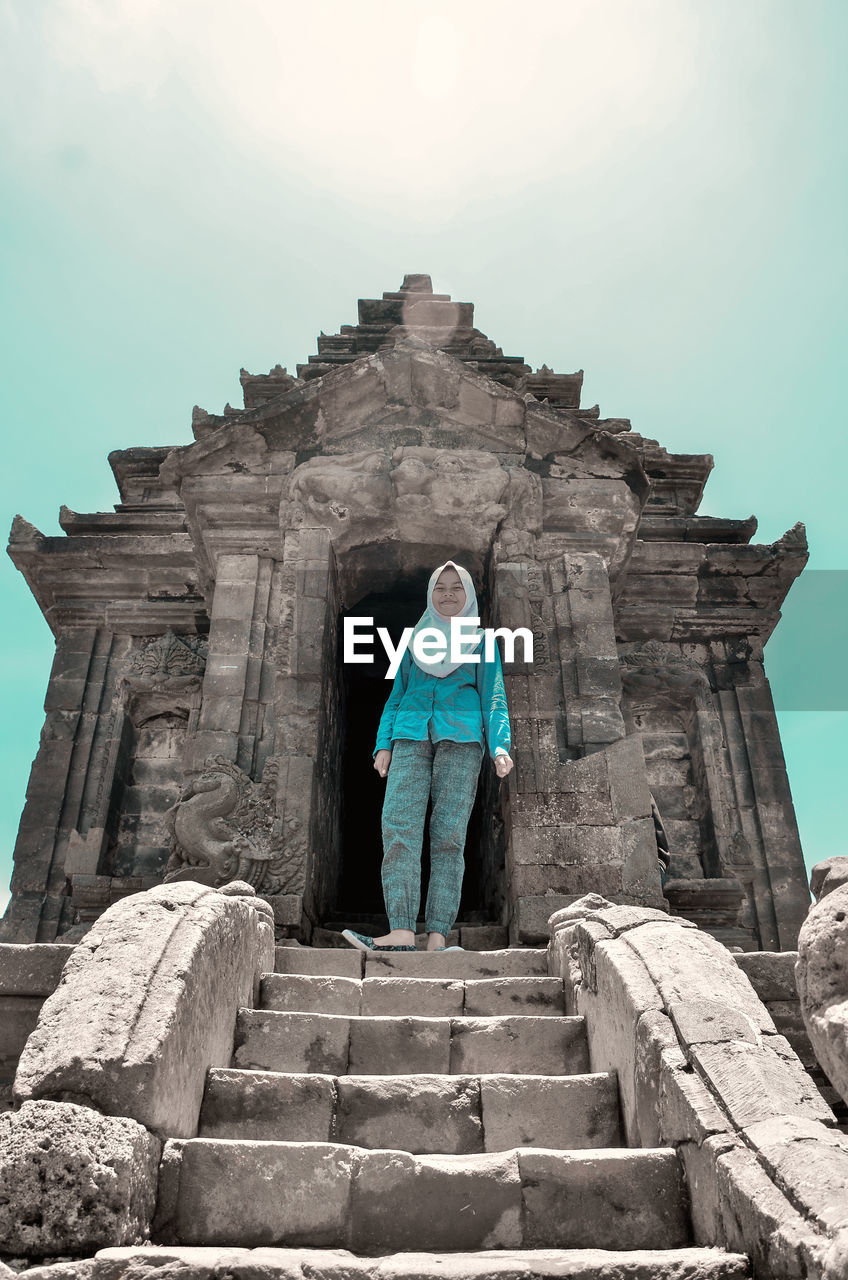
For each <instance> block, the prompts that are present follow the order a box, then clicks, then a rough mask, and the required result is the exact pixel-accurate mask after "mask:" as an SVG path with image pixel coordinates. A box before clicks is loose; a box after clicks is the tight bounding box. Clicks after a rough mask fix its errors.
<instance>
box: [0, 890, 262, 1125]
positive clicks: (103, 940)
mask: <svg viewBox="0 0 848 1280" xmlns="http://www.w3.org/2000/svg"><path fill="white" fill-rule="evenodd" d="M256 901H257V902H258V900H256ZM263 905H264V904H261V903H260V904H259V906H260V907H261V906H263ZM266 921H267V916H266V915H265V914H264V913H263V912H262V911H261V910H259V909H258V908H257V907H256V906H254V905H253V903H252V901H251V899H250V898H247V897H238V896H230V895H224V894H221V893H217V892H215V891H214V890H211V889H205V888H203V887H201V886H200V885H197V884H192V883H184V884H175V885H166V886H162V887H161V888H159V889H153V890H150V891H148V892H147V893H143V894H138V895H135V896H133V897H130V898H126V899H125V900H124V901H123V902H120V903H117V904H116V905H115V906H114V907H111V908H110V909H109V911H108V912H106V914H105V915H104V916H103V917H102V918H101V919H100V920H99V921H98V923H97V924H96V925H95V927H94V928H93V929H92V930H91V931H90V933H89V934H88V935H87V937H86V939H85V941H84V942H82V943H80V945H79V946H78V947H77V948H76V950H75V952H74V954H73V956H72V957H71V959H70V960H69V961H68V962H67V965H66V967H65V970H64V972H63V975H62V980H61V982H60V985H59V987H58V988H57V990H56V992H55V993H54V994H53V995H52V996H50V997H49V999H48V1000H47V1001H46V1003H45V1005H44V1008H43V1009H42V1011H41V1014H40V1017H39V1021H38V1025H37V1027H36V1030H35V1031H34V1032H33V1034H32V1035H31V1036H30V1038H29V1040H28V1042H27V1045H26V1048H25V1050H24V1053H23V1055H22V1057H21V1061H20V1064H19V1066H18V1072H17V1075H16V1078H15V1095H16V1097H17V1099H18V1100H19V1101H26V1100H28V1099H34V1098H51V1097H52V1098H73V1099H75V1100H78V1101H85V1102H86V1103H88V1104H90V1105H93V1106H95V1107H97V1108H99V1109H102V1110H103V1111H105V1112H106V1113H107V1114H111V1115H128V1116H132V1117H133V1118H135V1119H137V1120H139V1121H140V1122H141V1123H143V1124H145V1125H146V1126H147V1127H148V1128H150V1129H152V1130H153V1131H154V1132H157V1133H159V1134H160V1135H163V1136H166V1135H169V1134H184V1135H185V1134H192V1133H195V1132H196V1131H197V1117H198V1114H199V1111H200V1102H201V1096H202V1092H203V1085H204V1081H205V1076H206V1070H207V1068H208V1067H210V1066H224V1065H226V1064H228V1062H229V1058H230V1054H231V1051H232V1036H233V1027H234V1025H235V1018H236V1011H237V1009H238V1007H239V1005H242V1004H246V1003H250V1002H251V1001H252V998H253V993H254V990H255V987H256V982H257V978H258V974H259V972H260V971H261V970H262V969H263V968H270V966H271V963H272V961H273V951H272V946H273V939H272V934H271V929H270V927H269V925H268V923H267V922H266Z"/></svg>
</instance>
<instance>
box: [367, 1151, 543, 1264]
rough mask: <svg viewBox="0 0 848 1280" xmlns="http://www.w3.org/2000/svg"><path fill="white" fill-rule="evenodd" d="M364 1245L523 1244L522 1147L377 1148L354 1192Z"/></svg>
mask: <svg viewBox="0 0 848 1280" xmlns="http://www.w3.org/2000/svg"><path fill="white" fill-rule="evenodd" d="M351 1225H352V1231H351V1245H352V1248H353V1249H355V1250H356V1251H357V1252H363V1253H387V1252H391V1251H394V1250H410V1249H424V1248H426V1249H449V1250H457V1249H514V1248H517V1247H518V1246H519V1245H520V1244H521V1243H522V1241H521V1184H520V1181H519V1173H518V1160H517V1158H516V1153H515V1152H514V1151H513V1152H509V1153H505V1154H503V1155H489V1156H448V1157H441V1158H440V1157H438V1156H431V1157H425V1156H417V1157H416V1156H411V1155H407V1154H406V1153H405V1152H401V1151H370V1152H367V1153H366V1154H365V1155H364V1156H363V1157H361V1159H360V1164H359V1169H358V1171H357V1175H356V1178H355V1180H354V1186H353V1196H352V1199H351Z"/></svg>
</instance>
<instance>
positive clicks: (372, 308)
mask: <svg viewBox="0 0 848 1280" xmlns="http://www.w3.org/2000/svg"><path fill="white" fill-rule="evenodd" d="M358 312H359V320H358V323H357V324H355V325H351V324H343V325H342V326H341V328H340V329H339V332H338V333H334V334H326V333H321V334H319V336H318V352H317V354H316V355H311V356H310V357H309V359H308V360H307V362H306V364H299V365H298V366H297V379H298V380H300V381H304V382H306V381H309V380H310V379H312V378H320V377H322V376H323V375H324V374H325V373H329V372H330V371H331V370H332V369H336V368H338V367H339V365H343V364H351V363H352V362H353V361H354V360H358V359H359V358H360V357H361V356H364V355H371V354H372V353H373V352H375V351H380V350H383V349H385V348H386V347H393V346H395V345H396V344H397V343H398V342H399V341H402V340H403V339H404V338H407V337H411V336H414V337H417V338H420V339H422V340H423V341H424V342H427V343H428V344H429V345H431V346H434V347H438V349H439V350H441V351H445V352H447V354H448V355H452V356H454V357H455V358H456V359H457V360H462V361H463V362H464V363H465V364H470V365H472V366H473V367H474V368H475V369H477V370H478V371H479V372H480V373H483V374H485V375H486V377H488V378H491V379H492V380H493V381H494V382H499V383H501V384H502V385H503V386H505V387H509V388H510V389H512V390H514V391H519V392H521V393H526V392H529V393H530V394H531V395H533V396H534V397H535V398H536V399H537V400H542V401H546V402H547V403H548V404H551V405H553V406H555V407H562V408H568V409H577V408H579V407H580V391H581V387H582V385H583V370H582V369H578V370H577V372H576V373H554V372H553V371H552V370H551V369H548V368H547V367H546V366H545V365H543V366H542V368H541V369H537V370H536V371H535V373H534V371H533V370H532V369H531V367H530V365H528V364H525V362H524V357H523V356H505V355H504V353H503V351H502V350H501V348H500V347H498V346H496V345H495V343H494V342H492V340H491V339H490V338H487V337H486V335H485V333H482V332H481V331H480V330H479V329H477V328H475V327H474V303H473V302H454V301H453V300H452V299H451V297H450V294H447V293H434V292H433V284H432V281H431V279H430V277H429V276H427V275H405V276H404V277H403V282H402V284H401V286H400V288H399V289H398V290H396V291H395V292H393V293H384V294H383V296H382V298H360V300H359V308H358ZM294 384H295V379H294V378H293V377H291V375H290V374H288V373H286V371H285V369H281V368H280V366H279V365H277V366H276V368H275V369H272V370H271V372H270V373H268V374H259V375H256V374H251V373H248V372H247V370H245V369H242V371H241V385H242V388H243V390H244V404H245V408H246V409H252V408H255V407H256V406H257V405H259V404H262V403H263V402H264V401H266V400H269V399H272V398H273V397H274V396H277V395H279V394H280V392H281V391H284V390H288V389H289V388H290V387H291V386H293V385H294Z"/></svg>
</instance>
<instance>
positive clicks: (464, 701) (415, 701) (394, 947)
mask: <svg viewBox="0 0 848 1280" xmlns="http://www.w3.org/2000/svg"><path fill="white" fill-rule="evenodd" d="M476 617H478V609H477V596H476V593H475V591H474V584H473V583H472V581H471V575H470V574H469V573H468V571H467V570H466V569H463V568H462V567H461V566H460V565H458V564H454V562H453V561H452V560H448V562H447V563H446V564H443V565H440V566H439V568H438V569H436V570H435V571H434V572H433V574H432V575H431V577H430V582H429V585H428V587H427V608H426V609H425V611H424V613H423V614H422V616H421V618H420V619H419V621H418V624H417V626H416V627H415V630H414V632H413V635H412V637H411V639H410V643H409V645H408V646H407V650H406V653H405V654H404V656H403V659H402V661H401V664H400V667H399V668H398V673H397V675H396V676H395V681H394V684H393V686H392V691H391V693H390V694H389V697H388V700H387V702H386V705H385V708H384V710H383V715H382V718H381V720H380V727H379V729H378V730H377V745H376V748H375V751H374V768H375V769H376V770H377V772H378V773H379V775H380V777H381V778H385V777H388V783H387V785H386V797H385V801H384V803H383V867H382V881H383V896H384V898H385V903H386V913H387V915H388V917H389V932H388V933H387V934H384V935H383V936H382V937H380V938H370V937H367V936H366V935H365V934H361V933H354V932H353V930H351V929H345V930H344V931H343V935H342V936H343V937H344V938H345V939H346V941H347V942H349V943H350V945H351V946H354V947H358V948H359V949H360V950H363V951H414V950H415V922H416V920H417V918H418V907H419V904H420V883H421V847H422V844H423V839H424V819H425V817H426V813H427V801H428V799H429V798H432V811H431V814H430V884H429V888H428V892H427V905H426V910H425V926H426V929H427V933H428V939H427V950H428V951H445V950H447V949H448V948H447V945H446V940H447V936H448V934H449V933H450V931H451V929H452V928H453V925H454V922H455V920H456V916H457V913H458V911H459V897H460V891H461V889H462V876H463V872H464V870H465V865H464V856H463V855H464V849H465V832H466V829H467V827H468V819H469V818H470V816H471V809H472V807H473V805H474V797H475V795H476V793H477V778H478V775H479V773H480V763H481V761H482V758H483V747H484V744H485V746H486V747H487V748H488V750H489V754H490V755H491V756H492V758H493V760H494V763H495V770H496V772H497V775H498V777H499V778H505V777H506V776H507V774H508V773H509V772H510V770H511V769H512V760H511V758H510V755H509V748H510V731H509V714H508V711H507V705H506V693H505V691H504V682H503V673H502V671H501V663H500V658H499V656H498V651H497V648H495V649H494V655H493V658H492V660H491V661H490V662H486V661H485V660H484V656H483V654H482V653H481V652H480V647H481V641H482V635H481V633H480V632H477V633H476V636H474V638H473V639H471V641H470V642H466V645H465V647H464V652H465V654H466V655H469V654H474V655H475V656H476V657H478V658H479V661H478V662H469V661H468V659H467V657H466V658H465V660H464V661H458V662H457V661H451V645H450V626H451V619H452V618H476ZM425 629H431V630H435V631H437V632H439V633H441V636H443V637H444V640H445V648H446V652H445V655H444V657H441V658H438V659H436V660H430V661H427V660H426V659H425V658H424V657H419V656H418V646H416V645H415V640H416V636H417V635H418V634H419V633H420V632H422V631H424V630H425ZM466 634H467V633H466ZM433 639H436V640H437V639H438V637H431V641H432V640H433Z"/></svg>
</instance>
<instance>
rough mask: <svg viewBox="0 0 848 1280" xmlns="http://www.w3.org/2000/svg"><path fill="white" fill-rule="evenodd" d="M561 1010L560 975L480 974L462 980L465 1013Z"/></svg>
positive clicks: (552, 1013)
mask: <svg viewBox="0 0 848 1280" xmlns="http://www.w3.org/2000/svg"><path fill="white" fill-rule="evenodd" d="M564 1012H565V1009H564V1006H563V997H562V981H561V980H560V979H559V978H488V979H486V978H482V979H477V980H476V981H469V982H466V984H465V1015H466V1017H469V1018H485V1017H504V1016H505V1015H508V1014H513V1013H529V1014H535V1015H537V1016H544V1015H546V1014H547V1015H549V1016H550V1017H557V1016H559V1015H561V1014H563V1013H564Z"/></svg>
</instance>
